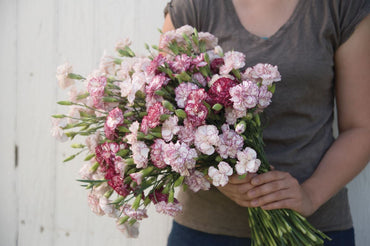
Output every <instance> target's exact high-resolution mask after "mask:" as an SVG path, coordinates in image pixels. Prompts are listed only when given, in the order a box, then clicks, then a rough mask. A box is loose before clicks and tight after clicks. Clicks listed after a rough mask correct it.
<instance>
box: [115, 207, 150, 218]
mask: <svg viewBox="0 0 370 246" xmlns="http://www.w3.org/2000/svg"><path fill="white" fill-rule="evenodd" d="M121 210H122V213H123V214H125V215H127V216H128V217H130V218H133V219H136V220H142V219H144V218H148V214H147V211H146V209H139V208H138V209H133V208H132V207H131V206H130V205H129V204H125V205H123V206H122V207H121Z"/></svg>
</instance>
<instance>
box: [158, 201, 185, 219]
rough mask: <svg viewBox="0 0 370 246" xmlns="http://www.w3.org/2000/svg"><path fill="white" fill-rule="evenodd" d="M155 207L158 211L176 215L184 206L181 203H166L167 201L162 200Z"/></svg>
mask: <svg viewBox="0 0 370 246" xmlns="http://www.w3.org/2000/svg"><path fill="white" fill-rule="evenodd" d="M155 209H156V211H157V212H158V213H163V214H167V215H170V216H172V217H174V216H176V215H177V214H178V213H180V212H181V211H182V206H181V204H180V203H166V202H165V201H162V202H158V203H157V204H156V205H155Z"/></svg>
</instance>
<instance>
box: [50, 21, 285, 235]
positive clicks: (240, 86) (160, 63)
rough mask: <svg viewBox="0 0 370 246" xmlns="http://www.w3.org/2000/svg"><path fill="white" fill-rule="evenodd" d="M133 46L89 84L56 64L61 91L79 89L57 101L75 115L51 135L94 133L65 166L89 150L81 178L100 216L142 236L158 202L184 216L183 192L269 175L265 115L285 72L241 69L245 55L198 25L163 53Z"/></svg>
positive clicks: (173, 36)
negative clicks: (139, 51) (179, 194)
mask: <svg viewBox="0 0 370 246" xmlns="http://www.w3.org/2000/svg"><path fill="white" fill-rule="evenodd" d="M130 44H131V42H130V41H129V40H125V41H119V42H118V43H117V45H116V51H117V52H118V54H119V56H118V57H113V56H109V55H107V54H104V55H103V57H102V59H101V62H100V65H99V68H98V69H97V70H95V71H93V72H92V73H91V74H90V75H89V76H87V78H84V77H82V76H80V75H77V74H73V73H72V67H71V66H70V65H69V64H64V65H62V66H61V67H59V68H58V70H57V78H58V81H59V85H60V86H61V87H62V88H66V87H69V86H72V88H71V90H70V101H61V102H58V103H59V104H61V105H68V106H71V107H73V110H71V111H70V114H68V115H64V114H62V115H54V116H53V117H54V118H56V119H54V127H53V129H52V134H53V135H54V136H55V137H57V138H58V139H60V140H66V139H67V138H70V139H73V138H74V137H75V136H76V135H81V136H86V142H85V144H74V145H72V147H73V148H80V149H81V150H80V151H79V152H78V153H76V154H74V155H72V156H71V157H69V158H67V159H66V161H69V160H71V159H73V158H74V157H75V156H77V154H79V153H82V152H83V151H86V152H87V153H88V154H87V157H86V158H85V160H86V161H88V164H86V165H84V167H83V168H82V169H81V172H80V173H81V178H82V179H81V180H80V181H81V182H84V183H85V186H86V188H88V189H92V192H91V193H89V197H88V201H89V205H90V207H91V209H92V211H93V212H95V213H96V214H98V215H103V214H106V215H108V216H110V217H113V218H116V220H117V226H118V229H119V230H121V231H123V232H125V233H126V234H127V235H128V236H132V237H135V236H137V235H138V221H139V220H142V219H144V218H146V217H148V216H147V213H146V209H147V207H148V206H149V205H150V204H151V203H153V204H155V207H156V210H157V212H160V213H165V214H168V215H171V216H175V215H176V214H177V213H180V212H181V209H182V206H181V204H180V203H179V202H178V201H177V200H176V198H175V197H174V194H175V188H176V187H179V186H182V187H184V188H186V187H188V188H189V189H190V190H192V191H193V192H197V191H199V190H208V189H209V188H210V185H211V183H212V184H213V185H214V186H224V185H226V184H227V183H228V179H229V176H231V175H233V174H236V175H246V174H247V173H256V172H257V171H259V172H265V171H268V170H269V165H268V163H267V161H266V160H265V157H264V153H263V146H262V127H261V122H260V118H259V114H260V113H261V112H262V111H263V109H264V108H266V107H267V106H268V105H269V104H270V102H271V97H272V95H273V93H274V90H275V83H274V82H277V81H279V80H280V74H279V72H278V70H277V67H276V66H275V67H274V66H272V65H270V64H257V65H255V66H253V67H248V68H246V69H245V71H244V72H242V70H241V69H243V68H244V66H245V64H246V62H245V55H244V54H242V53H240V52H237V51H227V52H226V53H224V52H223V51H222V49H221V47H219V46H217V38H216V37H214V36H213V35H211V34H210V33H201V32H200V33H198V32H197V31H196V30H195V29H194V28H192V27H190V26H184V27H181V28H179V29H177V30H174V31H169V32H167V33H165V34H163V36H162V39H161V42H160V45H159V48H158V51H159V54H158V55H153V52H151V54H152V55H151V56H149V57H145V58H139V57H136V56H135V54H134V52H133V51H132V50H131V49H130V47H129V46H130ZM74 80H82V81H84V83H82V84H83V85H84V86H85V89H84V91H82V92H78V90H77V87H76V85H74ZM65 120H68V122H64V121H65Z"/></svg>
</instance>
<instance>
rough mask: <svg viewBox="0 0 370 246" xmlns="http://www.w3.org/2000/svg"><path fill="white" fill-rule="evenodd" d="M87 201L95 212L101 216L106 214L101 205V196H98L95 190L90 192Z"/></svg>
mask: <svg viewBox="0 0 370 246" xmlns="http://www.w3.org/2000/svg"><path fill="white" fill-rule="evenodd" d="M87 201H88V204H89V207H90V209H91V211H92V212H93V213H95V214H97V215H100V216H102V215H104V214H105V213H104V211H103V209H102V208H101V207H100V205H99V196H97V195H96V194H95V193H94V192H91V193H89V196H88V199H87Z"/></svg>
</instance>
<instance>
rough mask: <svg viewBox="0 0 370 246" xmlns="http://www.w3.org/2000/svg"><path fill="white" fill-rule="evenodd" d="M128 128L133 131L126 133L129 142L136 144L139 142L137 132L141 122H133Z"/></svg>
mask: <svg viewBox="0 0 370 246" xmlns="http://www.w3.org/2000/svg"><path fill="white" fill-rule="evenodd" d="M128 129H129V130H130V132H131V133H130V134H127V135H126V139H127V143H128V144H131V145H134V144H136V142H137V132H138V130H139V122H137V121H135V122H132V124H131V125H130V127H129V128H128Z"/></svg>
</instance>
